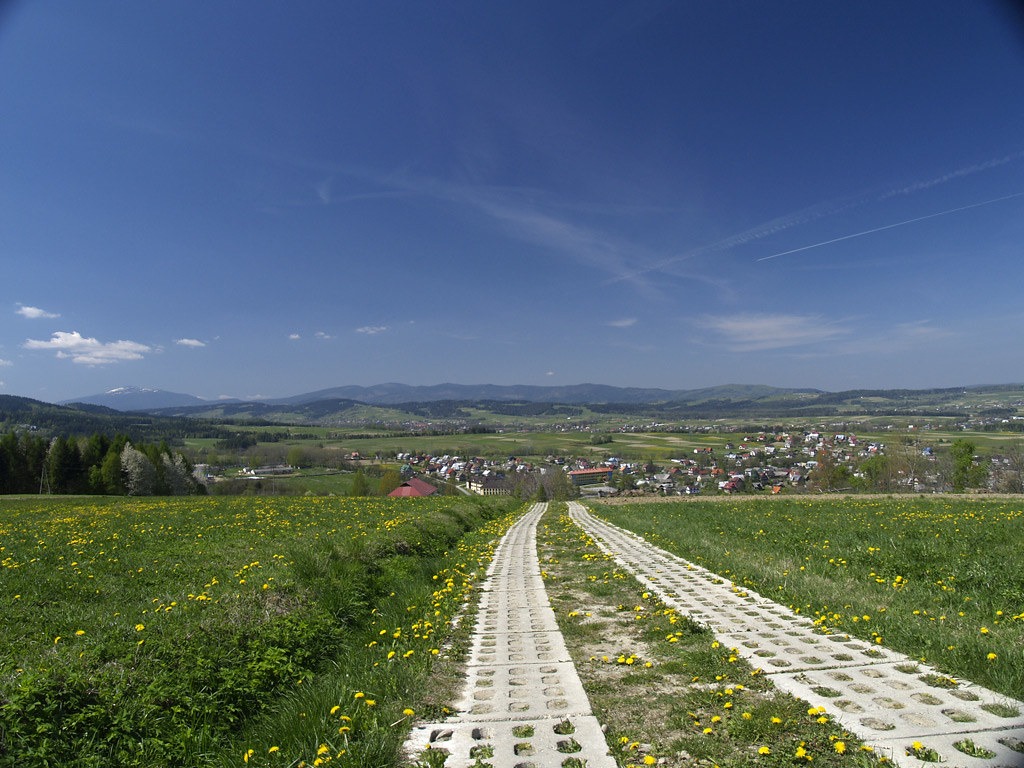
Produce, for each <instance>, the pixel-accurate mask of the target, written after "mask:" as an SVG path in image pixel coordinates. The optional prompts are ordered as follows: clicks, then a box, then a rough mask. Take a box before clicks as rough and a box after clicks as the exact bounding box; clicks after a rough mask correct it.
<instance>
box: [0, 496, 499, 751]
mask: <svg viewBox="0 0 1024 768" xmlns="http://www.w3.org/2000/svg"><path fill="white" fill-rule="evenodd" d="M518 509H519V505H518V504H517V503H515V502H511V501H510V500H507V499H496V498H493V497H491V498H489V499H487V500H486V501H485V500H483V499H480V500H470V499H466V498H454V497H448V498H435V499H400V500H392V499H337V498H334V499H330V498H299V499H294V498H273V499H267V498H244V499H243V498H233V499H222V498H195V497H191V498H185V499H155V498H154V499H143V500H139V499H127V498H118V499H110V498H96V497H91V498H59V499H56V498H52V497H51V498H22V499H13V498H5V499H3V500H2V501H0V606H2V612H3V618H4V620H3V622H2V623H0V765H2V766H15V765H17V766H22V765H33V766H61V767H62V768H66V767H68V766H97V768H99V766H103V767H104V768H106V767H108V766H170V765H173V766H216V765H225V766H227V765H240V764H242V763H243V761H244V762H246V763H249V764H253V765H262V764H265V765H299V764H301V763H303V762H305V763H306V764H308V765H313V764H322V763H323V762H325V761H326V760H327V758H330V759H334V760H338V759H339V756H345V757H346V761H347V762H346V764H354V765H381V764H388V763H389V762H390V761H393V760H394V756H395V754H396V753H397V750H398V748H399V746H400V744H401V740H402V737H403V735H404V733H405V730H406V729H407V728H408V726H409V723H410V722H411V719H412V717H413V716H414V715H413V714H410V713H419V714H422V715H424V716H433V717H440V716H442V713H441V711H440V709H439V707H440V706H441V705H440V704H439V703H437V702H433V701H432V700H431V698H430V697H429V696H428V695H427V692H426V690H425V689H426V686H425V680H426V678H427V675H428V674H430V673H431V670H432V668H433V667H435V666H436V664H435V657H437V656H440V655H441V652H440V648H441V647H442V645H443V643H444V642H445V640H446V636H447V634H448V631H449V626H448V625H449V622H450V620H451V619H452V617H453V616H454V615H455V614H456V612H457V611H459V610H460V609H461V607H462V605H463V603H464V601H465V600H466V597H467V594H468V593H469V591H470V590H471V589H472V586H473V584H474V583H475V582H476V581H478V580H479V578H480V576H481V573H482V569H483V568H485V567H486V564H487V562H488V561H489V559H490V555H491V551H492V547H493V545H494V542H495V541H496V539H497V537H498V536H500V534H501V533H503V531H504V529H505V527H507V525H508V524H510V522H511V521H512V520H513V519H514V518H515V516H516V514H517V510H518ZM317 761H319V762H317Z"/></svg>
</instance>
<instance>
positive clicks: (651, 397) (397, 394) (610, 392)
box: [60, 383, 821, 411]
mask: <svg viewBox="0 0 1024 768" xmlns="http://www.w3.org/2000/svg"><path fill="white" fill-rule="evenodd" d="M801 393H804V394H820V393H821V390H814V389H783V388H779V387H769V386H761V385H741V384H727V385H723V386H717V387H708V388H703V389H686V390H682V389H680V390H670V389H648V388H639V387H613V386H608V385H604V384H574V385H568V386H560V387H558V386H532V385H499V384H434V385H429V386H413V385H409V384H396V383H388V384H377V385H375V386H372V387H361V386H355V385H351V386H342V387H331V388H330V389H321V390H317V391H315V392H307V393H305V394H301V395H294V396H292V397H283V398H272V399H266V400H258V401H242V400H204V399H203V398H201V397H196V396H195V395H188V394H182V393H179V392H168V391H166V390H162V389H149V388H144V387H117V388H116V389H111V390H108V391H106V392H102V393H100V394H98V395H89V396H86V397H79V398H75V399H74V400H66V401H63V402H61V403H60V404H61V405H70V404H73V403H84V404H86V405H101V406H104V407H106V408H113V409H114V410H117V411H157V410H166V409H178V408H185V409H192V408H197V409H198V408H211V407H218V406H223V405H226V404H241V403H246V402H250V403H258V404H260V405H264V406H297V405H306V404H308V403H316V402H321V401H326V400H348V401H355V402H358V403H365V404H367V405H378V406H388V405H401V404H405V403H432V402H440V401H449V400H451V401H474V400H475V401H491V402H527V403H563V404H566V405H584V404H591V403H600V404H608V403H622V404H628V405H643V404H657V403H673V402H687V403H695V402H703V401H707V400H727V401H735V400H743V401H746V400H763V399H765V398H770V397H774V396H787V395H799V394H801Z"/></svg>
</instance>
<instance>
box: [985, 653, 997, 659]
mask: <svg viewBox="0 0 1024 768" xmlns="http://www.w3.org/2000/svg"><path fill="white" fill-rule="evenodd" d="M985 658H986V659H988V660H989V661H995V660H996V659H998V658H999V657H998V656H997V655H996V654H994V653H990V654H989V655H988V656H986V657H985Z"/></svg>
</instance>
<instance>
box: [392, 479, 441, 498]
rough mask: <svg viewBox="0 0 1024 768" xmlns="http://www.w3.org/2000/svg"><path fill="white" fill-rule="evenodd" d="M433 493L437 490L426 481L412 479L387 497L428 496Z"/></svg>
mask: <svg viewBox="0 0 1024 768" xmlns="http://www.w3.org/2000/svg"><path fill="white" fill-rule="evenodd" d="M434 493H437V488H435V487H434V486H432V485H431V484H430V483H428V482H427V481H426V480H420V479H419V478H418V477H413V478H410V479H409V480H406V481H405V482H404V483H402V484H401V485H400V486H398V487H397V488H395V490H393V491H392V492H391V493H389V494H388V496H430V495H431V494H434Z"/></svg>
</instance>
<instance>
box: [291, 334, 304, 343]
mask: <svg viewBox="0 0 1024 768" xmlns="http://www.w3.org/2000/svg"><path fill="white" fill-rule="evenodd" d="M301 338H302V337H301V336H300V335H299V334H297V333H290V334H288V341H298V340H299V339H301Z"/></svg>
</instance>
